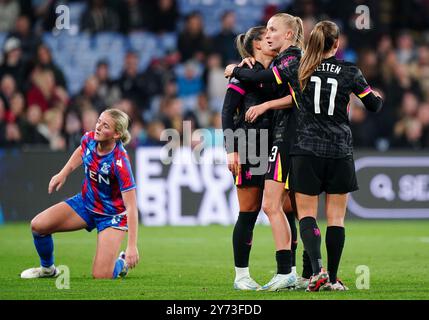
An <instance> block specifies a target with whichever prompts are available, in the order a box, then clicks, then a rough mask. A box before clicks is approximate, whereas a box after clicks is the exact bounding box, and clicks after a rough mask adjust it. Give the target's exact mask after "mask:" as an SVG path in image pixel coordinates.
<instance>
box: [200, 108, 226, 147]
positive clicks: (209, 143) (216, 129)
mask: <svg viewBox="0 0 429 320" xmlns="http://www.w3.org/2000/svg"><path fill="white" fill-rule="evenodd" d="M203 134H204V147H222V146H223V142H224V140H223V139H224V136H223V131H222V117H221V114H220V113H219V112H212V113H211V115H210V124H209V125H208V126H207V127H206V130H204V131H203Z"/></svg>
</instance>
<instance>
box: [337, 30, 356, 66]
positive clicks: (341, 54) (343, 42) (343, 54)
mask: <svg viewBox="0 0 429 320" xmlns="http://www.w3.org/2000/svg"><path fill="white" fill-rule="evenodd" d="M339 41H340V44H339V47H338V50H337V54H336V55H335V56H336V57H337V59H340V60H346V61H349V62H356V59H357V55H356V52H355V51H354V50H353V49H352V48H350V47H349V46H348V45H349V39H348V38H347V35H346V34H344V33H340V37H339Z"/></svg>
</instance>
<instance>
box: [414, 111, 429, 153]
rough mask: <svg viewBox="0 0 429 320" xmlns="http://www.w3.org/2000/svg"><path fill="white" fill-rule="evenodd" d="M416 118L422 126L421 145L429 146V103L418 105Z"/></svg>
mask: <svg viewBox="0 0 429 320" xmlns="http://www.w3.org/2000/svg"><path fill="white" fill-rule="evenodd" d="M417 118H418V119H419V120H420V122H421V123H422V126H423V133H422V145H423V147H424V148H429V103H422V104H421V105H420V107H419V111H418V114H417Z"/></svg>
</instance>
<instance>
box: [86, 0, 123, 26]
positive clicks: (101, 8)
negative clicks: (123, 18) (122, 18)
mask: <svg viewBox="0 0 429 320" xmlns="http://www.w3.org/2000/svg"><path fill="white" fill-rule="evenodd" d="M119 28H120V23H119V17H118V15H117V14H116V12H115V11H113V10H112V9H111V8H110V7H109V6H108V5H107V4H106V3H105V1H104V0H90V1H89V4H88V8H87V10H86V11H85V12H84V13H83V15H82V17H81V22H80V29H81V30H82V31H83V32H91V33H95V32H101V31H119Z"/></svg>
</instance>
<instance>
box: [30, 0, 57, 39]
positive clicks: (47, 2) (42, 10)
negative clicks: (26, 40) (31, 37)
mask: <svg viewBox="0 0 429 320" xmlns="http://www.w3.org/2000/svg"><path fill="white" fill-rule="evenodd" d="M26 2H27V1H26ZM29 2H31V3H32V7H33V10H32V12H31V14H32V16H33V18H34V19H35V21H34V22H35V30H36V32H44V31H51V30H52V29H53V28H54V27H55V21H56V19H57V13H56V12H55V9H56V8H57V6H58V5H60V4H64V1H63V0H32V1H29ZM60 2H61V3H60Z"/></svg>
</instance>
